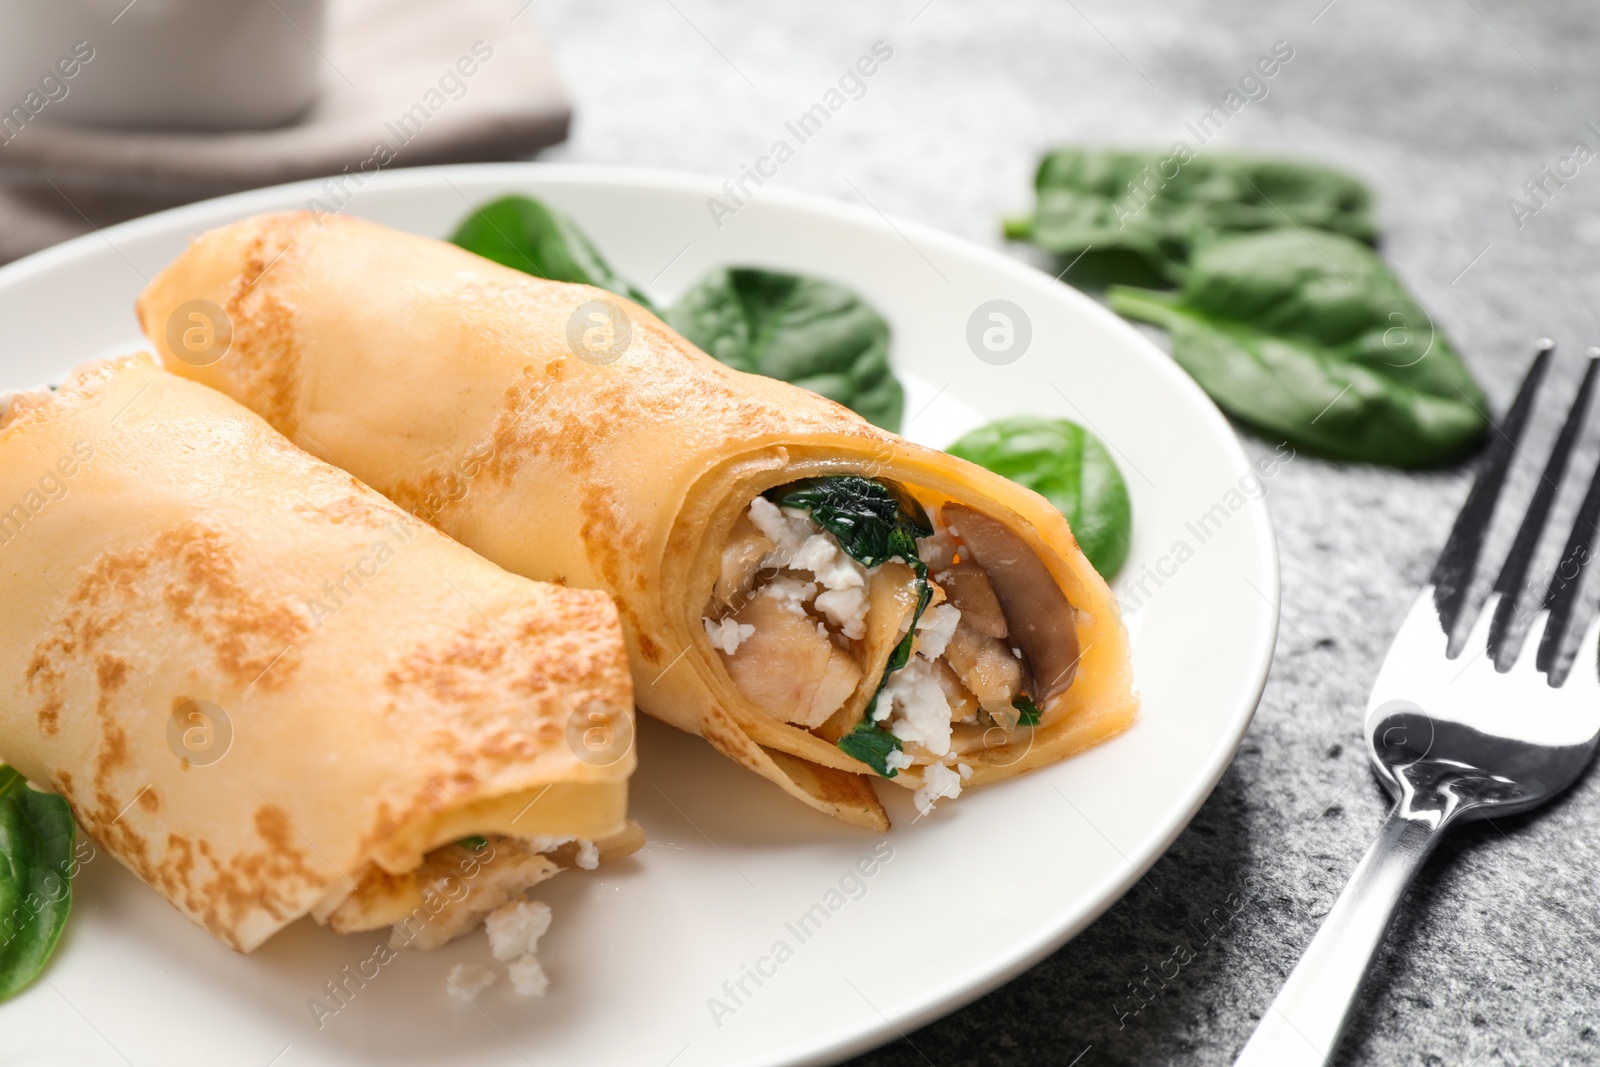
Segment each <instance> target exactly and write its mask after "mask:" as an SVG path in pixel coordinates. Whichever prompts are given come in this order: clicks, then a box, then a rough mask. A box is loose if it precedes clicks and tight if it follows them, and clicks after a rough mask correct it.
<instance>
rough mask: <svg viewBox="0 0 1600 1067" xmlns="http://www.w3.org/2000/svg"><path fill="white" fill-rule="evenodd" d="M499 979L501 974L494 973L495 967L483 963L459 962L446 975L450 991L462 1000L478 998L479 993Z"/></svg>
mask: <svg viewBox="0 0 1600 1067" xmlns="http://www.w3.org/2000/svg"><path fill="white" fill-rule="evenodd" d="M499 980H500V976H499V975H497V974H495V973H494V969H493V968H491V967H485V966H484V965H483V964H481V963H458V964H456V965H455V966H454V967H452V968H450V973H449V974H448V975H446V976H445V983H446V984H447V985H448V986H449V987H450V992H451V993H452V994H453V995H455V996H458V997H460V998H461V999H462V1000H476V999H478V994H479V993H482V992H483V991H484V990H485V989H488V988H489V987H490V986H492V985H494V984H495V983H496V982H497V981H499Z"/></svg>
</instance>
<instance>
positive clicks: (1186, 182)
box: [1005, 146, 1377, 288]
mask: <svg viewBox="0 0 1600 1067" xmlns="http://www.w3.org/2000/svg"><path fill="white" fill-rule="evenodd" d="M1034 187H1035V189H1036V191H1037V203H1036V205H1035V207H1034V210H1033V213H1032V215H1030V216H1027V217H1025V218H1020V219H1010V220H1007V222H1006V223H1005V234H1006V236H1007V237H1010V238H1012V239H1014V240H1025V241H1032V242H1033V243H1034V244H1037V245H1039V246H1040V247H1041V248H1044V249H1046V250H1048V251H1050V252H1053V253H1055V254H1056V255H1057V256H1060V257H1062V258H1063V259H1067V260H1073V259H1077V262H1076V264H1074V265H1073V266H1072V267H1071V271H1070V274H1069V275H1068V280H1069V281H1071V282H1073V284H1077V285H1084V286H1087V287H1090V288H1100V287H1101V286H1104V285H1106V284H1109V283H1112V282H1125V283H1129V284H1135V285H1146V286H1161V285H1165V284H1175V283H1177V282H1180V281H1182V279H1183V274H1184V268H1185V265H1186V264H1187V262H1188V260H1189V258H1190V255H1191V253H1192V251H1193V249H1194V247H1195V246H1196V245H1197V244H1199V243H1201V242H1203V241H1205V240H1208V239H1210V238H1213V237H1217V236H1220V235H1224V234H1230V233H1238V232H1241V231H1251V230H1262V229H1268V228H1276V227H1280V226H1291V227H1293V226H1298V227H1301V228H1304V229H1319V230H1330V231H1332V232H1335V233H1342V234H1345V235H1346V236H1348V237H1351V238H1354V239H1355V240H1358V241H1365V242H1367V243H1369V244H1370V243H1372V242H1374V241H1376V239H1377V225H1376V223H1375V222H1374V220H1373V212H1372V195H1371V193H1369V192H1368V190H1367V188H1366V186H1364V185H1363V184H1362V183H1361V182H1359V181H1357V180H1356V179H1355V178H1352V177H1350V176H1349V175H1347V174H1343V173H1340V172H1339V171H1336V170H1332V169H1329V168H1327V167H1320V166H1315V165H1312V164H1309V163H1295V162H1289V161H1282V160H1271V159H1252V158H1243V157H1237V156H1225V155H1210V154H1207V155H1204V156H1196V155H1195V154H1194V153H1193V152H1192V151H1191V150H1189V149H1188V148H1187V147H1186V146H1175V148H1174V151H1173V152H1171V153H1161V152H1132V151H1114V150H1106V149H1090V148H1061V149H1057V150H1056V151H1053V152H1051V153H1049V154H1048V155H1046V156H1045V157H1044V159H1043V160H1042V161H1040V164H1039V170H1038V172H1037V174H1036V175H1035V177H1034ZM1079 256H1081V257H1082V258H1078V257H1079Z"/></svg>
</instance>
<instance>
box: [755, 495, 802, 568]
mask: <svg viewBox="0 0 1600 1067" xmlns="http://www.w3.org/2000/svg"><path fill="white" fill-rule="evenodd" d="M750 521H751V522H753V523H755V526H756V529H758V530H760V531H761V532H762V533H763V534H765V535H766V537H767V540H769V541H771V542H772V544H773V546H774V547H773V549H772V551H771V552H768V553H767V555H766V558H765V559H763V560H762V561H761V562H762V566H765V567H785V566H788V564H789V560H791V559H792V558H794V555H795V553H796V552H798V551H800V546H801V545H803V544H805V542H806V539H807V538H808V537H810V536H811V535H812V534H814V533H815V532H816V531H817V529H818V527H817V526H816V524H815V523H813V522H812V521H811V517H810V516H809V515H807V514H806V513H805V512H803V511H795V510H793V509H791V508H780V507H778V505H776V504H774V503H773V502H772V501H770V500H768V499H767V498H766V497H764V496H758V497H756V498H755V499H754V500H752V501H750Z"/></svg>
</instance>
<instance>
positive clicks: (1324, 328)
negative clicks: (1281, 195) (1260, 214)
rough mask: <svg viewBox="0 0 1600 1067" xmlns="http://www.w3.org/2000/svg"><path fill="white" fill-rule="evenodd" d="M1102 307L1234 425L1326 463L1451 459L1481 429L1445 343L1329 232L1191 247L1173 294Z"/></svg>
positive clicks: (1464, 378)
mask: <svg viewBox="0 0 1600 1067" xmlns="http://www.w3.org/2000/svg"><path fill="white" fill-rule="evenodd" d="M1107 295H1108V297H1109V298H1110V301H1111V306H1112V308H1113V309H1114V310H1116V311H1117V312H1118V313H1119V314H1122V315H1125V316H1127V317H1128V318H1132V319H1140V320H1142V321H1144V322H1150V323H1154V324H1155V325H1157V326H1160V327H1162V328H1164V329H1166V330H1167V331H1168V333H1170V334H1171V335H1172V353H1173V356H1174V358H1176V359H1177V361H1178V363H1179V364H1181V365H1182V366H1183V368H1184V369H1185V370H1187V371H1188V372H1189V373H1190V374H1191V375H1192V376H1193V377H1194V379H1195V380H1196V381H1197V382H1199V383H1200V386H1201V388H1203V389H1204V390H1205V391H1206V392H1207V393H1209V394H1210V395H1211V398H1212V399H1213V400H1215V401H1216V402H1217V404H1218V405H1220V406H1221V407H1222V408H1223V409H1224V410H1225V411H1227V412H1228V413H1229V414H1231V415H1233V416H1234V417H1235V418H1238V419H1239V420H1240V421H1242V422H1245V423H1248V424H1250V425H1251V426H1254V427H1256V428H1257V429H1258V430H1260V431H1262V432H1263V433H1266V434H1268V435H1270V436H1274V437H1281V438H1283V439H1285V440H1287V441H1288V442H1289V443H1290V444H1292V445H1294V446H1295V447H1296V448H1301V449H1305V450H1307V451H1309V452H1314V453H1317V454H1320V455H1324V456H1327V457H1330V458H1333V459H1343V460H1358V461H1364V462H1368V463H1381V464H1389V465H1392V466H1396V467H1425V466H1434V465H1438V464H1442V463H1447V462H1450V461H1452V460H1455V459H1459V458H1461V457H1462V456H1464V455H1465V454H1467V453H1468V452H1470V451H1471V450H1472V449H1473V447H1474V446H1476V445H1477V443H1478V441H1479V440H1480V439H1481V438H1482V437H1483V434H1484V432H1485V430H1486V429H1487V428H1488V425H1489V421H1488V419H1487V417H1486V416H1485V415H1484V411H1485V407H1486V404H1485V400H1484V396H1483V392H1482V390H1481V389H1479V388H1478V385H1477V383H1476V382H1475V381H1473V379H1472V375H1471V374H1470V373H1469V372H1468V370H1467V368H1466V367H1465V366H1464V365H1463V364H1462V362H1461V359H1460V357H1459V356H1457V355H1456V353H1455V350H1454V349H1453V348H1452V347H1451V346H1450V342H1449V341H1447V340H1446V339H1445V337H1444V334H1443V333H1442V332H1440V331H1439V330H1438V329H1436V328H1435V326H1434V324H1433V322H1432V320H1431V319H1430V318H1429V317H1428V315H1427V313H1426V312H1424V311H1423V310H1422V308H1420V307H1419V306H1418V305H1417V303H1416V302H1415V301H1414V300H1412V299H1411V297H1410V296H1409V295H1408V294H1407V293H1406V291H1405V289H1404V287H1403V286H1402V285H1401V284H1400V282H1399V280H1398V279H1396V278H1395V276H1394V275H1393V274H1392V273H1390V271H1389V269H1388V268H1387V267H1386V266H1385V265H1384V264H1383V261H1382V260H1380V259H1379V258H1378V257H1377V255H1376V254H1374V253H1373V252H1372V250H1371V249H1369V248H1367V247H1366V246H1365V245H1362V244H1360V243H1359V242H1357V241H1354V240H1351V239H1350V238H1348V237H1343V236H1340V235H1339V234H1333V233H1324V232H1321V231H1317V230H1290V229H1280V230H1269V231H1266V232H1264V233H1259V234H1249V235H1244V236H1236V237H1226V238H1221V239H1219V240H1216V241H1214V242H1211V243H1209V244H1206V245H1204V246H1202V247H1201V248H1200V249H1199V250H1198V251H1197V252H1196V253H1195V256H1194V258H1193V261H1192V263H1191V265H1190V268H1189V272H1188V275H1187V277H1186V278H1185V280H1184V285H1183V288H1182V289H1181V290H1180V291H1179V292H1177V293H1175V294H1174V293H1159V292H1150V291H1146V290H1140V289H1129V288H1114V289H1112V290H1110V291H1109V292H1108V294H1107Z"/></svg>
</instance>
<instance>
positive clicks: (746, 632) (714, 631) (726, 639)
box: [700, 615, 756, 656]
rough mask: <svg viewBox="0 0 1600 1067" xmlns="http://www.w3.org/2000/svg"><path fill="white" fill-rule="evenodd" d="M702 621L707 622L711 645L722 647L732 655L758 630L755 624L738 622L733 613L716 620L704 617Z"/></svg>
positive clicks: (707, 632) (707, 633)
mask: <svg viewBox="0 0 1600 1067" xmlns="http://www.w3.org/2000/svg"><path fill="white" fill-rule="evenodd" d="M700 621H701V622H703V623H705V626H706V636H707V637H709V638H711V647H712V648H718V649H721V650H722V651H723V652H726V653H727V654H728V655H730V656H731V655H733V654H734V653H735V652H737V651H739V646H740V645H741V644H743V643H744V641H745V638H747V637H751V636H754V634H755V632H756V628H755V627H754V626H751V625H750V624H749V623H745V622H738V621H737V620H735V619H734V617H733V616H732V615H729V616H728V617H727V618H723V619H715V620H713V619H710V618H703V619H701V620H700Z"/></svg>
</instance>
